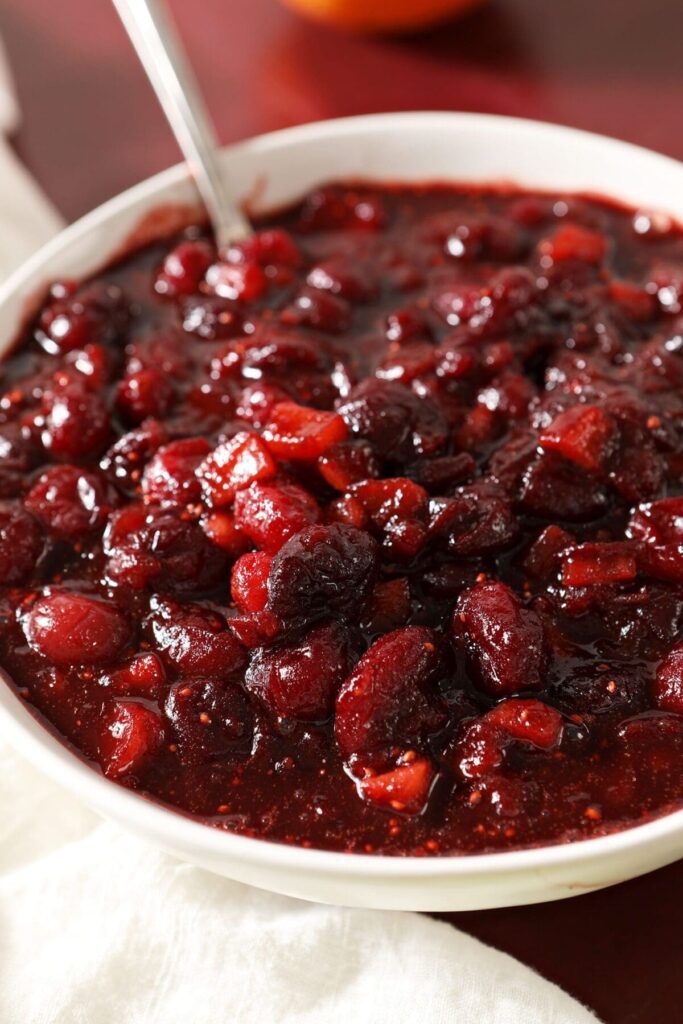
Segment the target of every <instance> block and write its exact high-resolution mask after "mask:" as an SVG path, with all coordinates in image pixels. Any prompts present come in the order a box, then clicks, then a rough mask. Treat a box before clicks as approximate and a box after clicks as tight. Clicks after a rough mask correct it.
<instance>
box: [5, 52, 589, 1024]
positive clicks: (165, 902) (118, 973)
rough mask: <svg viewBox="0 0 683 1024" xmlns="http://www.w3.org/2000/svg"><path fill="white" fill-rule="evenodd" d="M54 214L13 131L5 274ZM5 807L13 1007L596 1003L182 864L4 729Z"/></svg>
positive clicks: (267, 1011) (520, 1010)
mask: <svg viewBox="0 0 683 1024" xmlns="http://www.w3.org/2000/svg"><path fill="white" fill-rule="evenodd" d="M8 82H9V80H8V78H7V77H6V76H3V75H2V55H1V53H0V130H10V129H11V128H12V127H13V126H14V124H15V122H16V106H15V104H14V100H13V97H12V93H11V90H10V88H9V87H8ZM3 86H4V89H3ZM58 225H59V218H58V216H57V215H56V213H55V212H54V210H53V209H52V208H51V207H50V205H49V203H48V202H47V201H46V200H45V198H44V197H43V196H42V195H41V194H40V192H39V191H38V190H37V188H36V186H35V184H34V183H33V182H32V181H31V180H30V178H29V177H28V175H27V174H26V172H25V170H24V169H23V168H21V166H20V164H19V162H18V161H17V159H16V157H15V156H14V154H13V153H12V152H11V150H10V149H9V147H8V145H7V143H6V142H5V141H4V140H3V139H2V138H0V279H1V278H2V277H4V276H5V275H6V273H7V272H8V271H9V270H10V269H13V268H14V266H15V265H16V264H17V263H18V262H20V260H21V259H22V258H23V257H25V256H26V255H28V254H29V253H30V252H31V251H32V250H33V249H34V248H35V247H36V246H37V245H38V244H40V243H41V242H42V241H44V240H45V239H47V238H48V237H49V236H50V235H51V234H52V233H53V232H54V231H55V230H56V228H57V227H58ZM0 685H2V684H0ZM0 821H1V822H2V826H1V832H0V835H1V837H2V838H1V839H0V1021H2V1022H3V1024H122V1022H125V1024H157V1022H159V1024H161V1022H163V1024H189V1022H191V1024H214V1022H215V1024H226V1022H227V1021H231V1022H232V1021H234V1022H236V1024H252V1022H253V1024H349V1022H353V1024H365V1022H367V1024H370V1022H372V1024H402V1022H407V1021H410V1024H427V1022H429V1024H446V1022H453V1024H482V1022H486V1024H517V1022H523V1024H589V1022H591V1021H592V1022H595V1020H596V1018H595V1017H594V1016H593V1015H592V1014H591V1013H589V1012H588V1011H587V1010H586V1009H584V1008H583V1007H582V1006H580V1005H579V1004H578V1003H576V1002H575V1001H574V1000H573V999H571V998H570V997H569V996H568V995H567V994H566V993H565V992H563V991H561V990H560V989H559V988H557V987H556V986H555V985H552V984H550V983H549V982H547V981H545V980H544V979H543V978H541V977H539V976H538V975H537V974H535V973H534V972H533V971H531V970H530V969H529V968H527V967H524V966H523V965H522V964H520V963H518V962H517V961H516V960H514V959H513V958H512V957H509V956H507V955H506V954H504V953H499V952H497V951H496V950H493V949H490V948H488V947H487V946H484V945H482V944H481V943H480V942H478V941H476V940H475V939H472V938H470V937H469V936H467V935H464V934H463V933H461V932H459V931H457V930H456V929H455V928H452V927H451V926H449V925H447V924H443V923H440V922H437V921H433V920H431V919H430V918H428V917H424V916H422V915H420V914H402V913H393V912H379V911H365V910H347V909H342V908H339V907H324V906H316V905H313V904H307V903H303V902H300V901H298V900H293V899H288V898H287V897H284V896H275V895H272V894H269V893H266V892H262V891H260V890H257V889H252V888H250V887H248V886H245V885H241V884H239V883H237V882H230V881H227V880H226V879H223V878H219V877H217V876H215V875H211V874H208V873H207V872H205V871H202V870H200V869H199V868H195V867H191V866H189V865H187V864H182V863H179V862H178V861H176V860H174V859H173V858H171V857H169V856H167V855H165V854H163V853H160V852H158V851H157V850H155V849H152V848H150V847H149V846H147V845H145V844H144V843H142V842H140V841H139V840H137V839H135V838H133V837H130V836H128V835H126V834H125V833H123V832H121V831H120V830H119V829H118V828H116V827H115V826H114V825H110V824H105V823H102V822H101V821H100V819H99V818H97V817H96V816H95V815H94V814H92V813H91V812H90V811H87V810H85V809H84V808H83V807H81V806H80V805H79V804H78V803H77V802H76V801H75V800H74V799H72V798H71V797H70V796H68V795H67V794H65V793H63V792H62V791H61V790H59V789H57V788H56V787H55V786H54V784H53V783H51V782H50V781H49V780H48V779H46V778H44V777H43V776H41V775H39V774H38V773H37V772H36V771H35V770H34V769H33V768H31V767H30V766H29V765H28V764H26V763H25V762H24V761H22V760H21V758H20V757H19V756H18V755H17V754H14V753H12V752H11V751H10V750H9V748H8V747H7V746H6V744H4V742H3V741H2V739H0Z"/></svg>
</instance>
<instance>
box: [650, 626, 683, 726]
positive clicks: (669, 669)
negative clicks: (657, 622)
mask: <svg viewBox="0 0 683 1024" xmlns="http://www.w3.org/2000/svg"><path fill="white" fill-rule="evenodd" d="M652 695H653V697H654V701H655V704H656V705H657V707H658V708H661V709H662V711H675V712H676V714H678V715H683V643H678V644H676V646H675V647H673V648H672V649H671V650H670V651H669V653H668V654H667V656H666V658H665V659H664V661H663V662H662V663H661V664H660V666H659V668H658V669H657V674H656V676H655V679H654V683H653V686H652Z"/></svg>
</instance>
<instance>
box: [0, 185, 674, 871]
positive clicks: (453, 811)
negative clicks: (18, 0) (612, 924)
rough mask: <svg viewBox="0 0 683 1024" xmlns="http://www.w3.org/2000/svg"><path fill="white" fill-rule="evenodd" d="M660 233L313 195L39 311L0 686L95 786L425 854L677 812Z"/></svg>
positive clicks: (668, 247) (10, 463)
mask: <svg viewBox="0 0 683 1024" xmlns="http://www.w3.org/2000/svg"><path fill="white" fill-rule="evenodd" d="M682 302H683V233H682V232H681V231H680V229H679V228H678V227H676V226H675V225H672V224H669V223H667V222H665V221H664V219H663V218H655V217H650V216H648V215H646V214H644V213H635V212H634V211H630V210H626V209H622V208H620V207H617V206H616V205H613V204H610V203H607V202H605V201H599V200H594V199H588V198H580V197H571V196H561V197H559V196H558V197H552V196H546V195H540V194H526V193H522V192H518V191H514V190H501V189H494V188H473V187H469V186H468V187H458V186H423V187H416V186H410V187H407V186H406V187H403V186H357V185H353V186H345V185H333V186H329V187H325V188H322V189H318V190H316V191H315V192H313V193H311V194H310V195H308V196H307V197H306V198H305V199H304V200H303V201H302V202H301V203H299V204H297V205H296V206H295V207H292V208H291V209H288V210H286V211H284V212H282V213H281V214H278V215H275V216H271V217H269V218H267V219H266V220H264V221H263V223H261V224H259V225H258V229H257V233H256V235H255V237H254V238H253V239H251V240H249V241H247V242H244V243H242V244H240V245H236V246H235V247H234V248H233V249H231V250H230V252H229V253H228V254H227V256H226V258H225V259H223V260H222V261H221V260H219V259H218V258H217V256H216V252H215V250H214V247H213V245H212V242H211V240H210V238H209V237H208V236H207V235H206V234H205V232H204V231H203V229H201V228H191V229H188V230H187V231H186V232H184V233H183V234H182V235H179V236H176V237H174V238H171V239H169V240H167V241H166V242H163V243H158V244H154V245H151V246H148V247H146V248H144V249H142V250H140V251H138V252H135V253H133V254H132V255H130V256H129V257H127V258H126V259H124V260H122V261H121V262H119V263H117V264H116V265H114V266H112V267H111V268H110V269H108V270H106V271H105V272H103V273H102V274H99V275H97V276H96V278H94V279H92V280H90V281H87V282H85V283H83V284H81V285H76V284H73V283H70V282H63V283H60V284H56V285H54V286H53V287H52V289H51V292H50V295H49V297H48V298H47V300H46V302H45V304H44V306H43V308H42V309H41V311H40V312H39V314H38V315H37V317H36V318H35V320H34V321H33V322H32V323H31V325H30V327H29V328H28V329H27V330H26V331H25V332H24V334H23V337H22V338H21V340H20V342H19V343H18V344H17V346H16V347H15V349H14V350H13V352H12V353H11V354H10V355H9V356H8V357H7V358H6V359H5V360H4V362H3V364H2V366H1V367H0V370H1V372H2V383H1V392H2V397H1V398H0V601H1V603H2V610H1V619H0V621H1V623H2V628H1V630H0V663H1V664H2V666H3V667H4V668H5V669H6V670H7V672H8V673H9V674H10V675H11V677H12V679H13V680H14V684H15V686H16V688H17V691H18V692H19V694H20V695H21V697H22V698H23V699H24V700H26V701H27V702H29V703H30V704H31V705H32V706H33V707H34V708H35V709H36V711H37V713H38V714H39V715H40V716H41V717H42V718H43V719H44V720H46V722H47V723H49V725H50V726H51V727H52V728H53V729H54V730H55V731H56V732H57V733H58V734H59V735H60V736H61V737H63V738H64V739H65V741H66V742H68V743H69V744H70V745H72V746H73V747H74V748H75V749H76V750H78V751H79V752H81V754H82V755H83V756H85V757H86V758H87V759H88V760H89V761H91V762H93V763H94V764H95V765H96V766H99V767H100V769H101V770H102V771H103V772H104V774H105V775H106V776H108V777H109V778H110V779H113V780H116V781H117V782H119V783H121V784H123V785H126V786H128V787H130V788H132V789H137V790H141V791H143V792H145V793H147V794H151V795H152V796H154V797H156V798H157V799H159V800H161V801H163V802H165V803H167V804H171V805H174V806H175V807H177V808H179V809H181V810H183V811H185V812H187V813H190V814H192V815H195V816H199V817H200V818H201V819H203V820H205V821H206V822H207V823H210V824H212V825H214V826H216V827H219V828H224V829H228V830H231V831H237V832H240V833H243V834H246V835H250V836H259V837H263V838H268V839H273V840H278V841H283V842H288V843H296V844H301V845H303V846H315V847H321V848H328V849H339V850H346V851H357V852H370V853H385V854H395V855H396V854H418V855H438V854H448V853H466V852H482V851H490V850H498V849H505V848H510V847H520V846H528V845H533V844H541V843H549V842H567V841H572V840H575V839H578V838H582V837H588V836H592V835H599V834H604V833H605V832H609V831H614V830H615V829H619V828H623V827H626V826H628V825H633V824H637V823H640V822H643V821H646V820H648V819H650V818H652V817H654V816H657V815H660V814H662V813H665V812H667V811H671V810H673V809H676V808H680V807H683V640H682V638H683V310H682V306H681V303H682Z"/></svg>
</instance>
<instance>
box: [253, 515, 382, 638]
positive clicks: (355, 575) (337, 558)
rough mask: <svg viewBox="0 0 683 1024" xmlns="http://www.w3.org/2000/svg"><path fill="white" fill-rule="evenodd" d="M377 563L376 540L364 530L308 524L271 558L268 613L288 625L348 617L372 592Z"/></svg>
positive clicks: (334, 524)
mask: <svg viewBox="0 0 683 1024" xmlns="http://www.w3.org/2000/svg"><path fill="white" fill-rule="evenodd" d="M378 564H379V554H378V545H377V541H376V540H375V539H374V538H373V537H371V536H370V535H369V534H368V533H366V532H365V531H364V530H357V529H356V528H355V527H353V526H345V525H343V524H341V523H332V524H330V525H329V526H317V525H316V526H307V527H306V528H305V529H303V530H301V531H300V533H297V534H295V535H294V536H293V537H291V538H290V539H289V540H288V541H287V542H286V543H285V544H284V545H283V546H282V547H281V548H280V550H279V551H278V552H277V554H276V555H275V556H274V557H273V561H272V563H271V567H270V573H269V576H268V609H269V610H270V611H271V612H273V613H274V614H275V615H277V616H278V617H279V618H280V619H282V620H284V621H285V622H287V621H302V622H312V621H313V620H314V619H316V618H321V617H322V616H324V615H330V614H332V615H345V614H348V613H349V612H351V610H352V609H353V608H354V607H356V606H357V605H358V604H359V603H360V602H361V601H363V599H364V598H365V597H366V596H367V594H368V593H369V592H370V590H371V588H372V585H373V583H374V582H375V577H376V575H377V569H378Z"/></svg>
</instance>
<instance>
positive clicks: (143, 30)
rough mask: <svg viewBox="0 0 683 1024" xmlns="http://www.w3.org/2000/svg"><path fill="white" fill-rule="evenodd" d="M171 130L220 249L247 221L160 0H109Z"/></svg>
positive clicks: (245, 230)
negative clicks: (234, 196)
mask: <svg viewBox="0 0 683 1024" xmlns="http://www.w3.org/2000/svg"><path fill="white" fill-rule="evenodd" d="M113 3H114V6H115V7H116V9H117V11H118V13H119V16H120V18H121V21H122V22H123V24H124V26H125V28H126V31H127V32H128V35H129V36H130V39H131V42H132V43H133V46H134V47H135V49H136V51H137V54H138V57H139V58H140V61H141V62H142V66H143V67H144V69H145V71H146V72H147V77H148V78H149V80H150V82H151V83H152V87H153V88H154V91H155V92H156V94H157V99H158V100H159V102H160V104H161V106H162V108H163V111H164V113H165V114H166V117H167V119H168V121H169V123H170V125H171V128H172V129H173V133H174V135H175V137H176V140H177V142H178V145H179V146H180V149H181V150H182V152H183V155H184V156H185V159H186V160H187V163H188V166H189V168H190V171H191V173H192V176H193V177H194V180H195V182H196V184H197V188H198V190H199V193H200V195H201V197H202V199H203V201H204V205H205V207H206V211H207V213H208V215H209V220H210V221H211V225H212V227H213V230H214V234H215V237H216V244H217V245H218V248H219V250H222V249H223V248H225V247H226V246H228V245H229V244H230V242H235V241H238V240H239V239H240V238H247V237H248V236H249V235H251V233H252V229H251V225H250V224H249V221H248V220H247V218H246V217H245V216H244V214H243V213H242V211H241V210H240V209H239V208H238V207H237V206H236V205H235V203H234V202H233V201H232V199H231V197H230V194H229V191H228V187H227V182H226V180H225V178H224V176H223V175H222V174H221V170H220V167H219V164H218V157H217V148H218V141H217V139H216V133H215V131H214V129H213V125H212V124H211V121H210V119H209V115H208V113H207V111H206V107H205V105H204V101H203V99H202V97H201V94H200V92H199V87H198V85H197V82H196V79H195V77H194V74H193V72H192V69H191V68H190V65H189V63H188V60H187V57H186V56H185V54H184V53H183V49H182V46H181V44H180V41H179V39H178V35H177V32H176V31H175V29H174V27H173V25H172V24H171V21H170V19H169V16H168V13H167V11H166V10H165V6H164V3H163V0H113Z"/></svg>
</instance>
